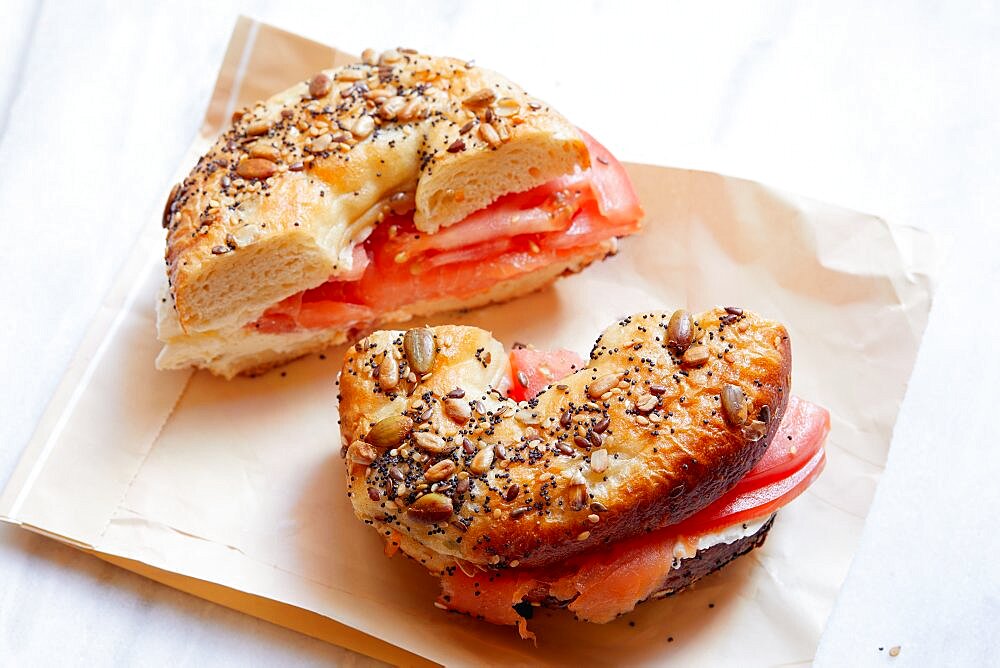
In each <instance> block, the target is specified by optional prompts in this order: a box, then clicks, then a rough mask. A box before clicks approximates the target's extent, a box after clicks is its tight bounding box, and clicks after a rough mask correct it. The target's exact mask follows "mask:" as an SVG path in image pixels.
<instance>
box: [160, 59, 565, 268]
mask: <svg viewBox="0 0 1000 668" xmlns="http://www.w3.org/2000/svg"><path fill="white" fill-rule="evenodd" d="M474 71H475V65H474V64H473V63H466V62H462V61H459V60H455V59H449V58H435V57H431V56H427V55H422V54H418V53H417V52H416V51H414V50H412V49H404V48H398V49H389V50H387V51H384V52H383V53H381V54H376V53H375V52H374V51H373V50H371V49H367V50H365V52H364V55H363V56H362V59H361V61H360V62H358V63H354V64H351V65H347V66H344V67H341V68H339V69H336V70H329V71H325V72H320V73H318V74H316V75H315V76H314V77H313V78H312V79H310V80H309V81H305V82H302V83H300V84H299V85H298V86H297V87H295V88H293V89H291V90H290V91H288V92H286V93H284V94H282V95H279V96H277V97H275V98H272V99H271V100H269V101H264V102H259V103H257V104H256V105H254V106H253V107H251V108H249V109H241V110H239V111H237V112H235V113H234V114H233V119H232V121H233V123H232V127H231V128H230V129H229V130H228V131H227V132H225V134H224V135H223V136H222V137H221V138H220V139H219V141H218V142H217V143H216V144H215V146H214V147H213V149H212V150H211V151H209V153H207V154H206V155H205V156H203V157H202V158H201V159H200V160H199V161H198V164H197V165H196V166H195V168H194V170H193V171H192V172H191V174H190V175H189V176H188V177H187V178H186V179H185V180H184V181H183V182H182V183H180V184H177V185H176V186H175V187H174V188H173V190H172V191H171V193H170V196H169V197H168V199H167V202H166V205H165V207H164V211H163V226H164V227H165V228H168V230H169V234H170V244H169V246H170V250H168V255H167V264H168V267H172V266H173V265H174V263H176V262H178V261H180V258H181V257H182V255H183V252H184V251H185V250H186V249H187V248H190V247H192V246H194V245H196V244H197V242H198V240H199V238H200V237H202V236H205V235H208V234H209V233H210V232H211V231H212V229H213V228H216V227H220V228H221V229H224V230H225V234H224V235H213V236H212V238H213V239H215V238H216V237H218V240H219V241H220V243H215V245H213V246H212V247H211V252H212V253H213V254H215V255H225V254H228V253H232V252H237V251H238V250H239V249H240V248H242V247H244V246H246V245H248V244H249V243H251V242H252V241H253V240H254V239H255V238H257V237H258V236H260V235H261V234H263V233H264V232H265V230H262V229H260V227H258V225H256V224H253V223H245V222H244V221H243V215H242V214H243V209H244V208H246V203H247V202H248V200H251V201H252V200H255V199H258V198H260V197H265V198H266V197H270V195H271V193H272V191H273V190H274V187H275V185H276V183H277V182H278V180H279V179H282V178H287V177H288V175H289V174H298V173H302V174H300V177H304V178H309V179H313V178H314V177H313V174H312V172H313V170H314V168H315V167H317V166H319V165H324V166H326V167H329V166H331V165H334V166H338V165H339V166H340V167H341V168H346V167H347V166H348V164H349V163H350V161H351V158H352V155H353V154H354V152H355V151H356V150H357V148H358V147H359V146H363V145H366V144H370V143H372V142H375V141H377V140H379V138H380V137H381V136H383V135H385V136H386V137H390V138H389V139H388V145H389V146H390V147H394V145H395V141H394V140H393V139H391V136H392V135H391V133H392V132H393V131H401V132H406V133H412V132H416V133H420V136H421V140H422V141H421V145H420V149H419V159H420V168H421V171H422V175H426V174H430V173H431V172H432V171H433V169H434V165H435V164H436V162H437V161H439V160H440V159H442V157H443V154H447V153H459V152H463V151H466V150H471V149H480V150H490V149H496V148H498V147H499V146H501V145H502V144H503V143H504V142H506V141H508V140H509V139H510V137H511V133H512V131H513V129H514V128H515V127H517V126H518V125H520V124H522V123H524V122H525V121H526V120H527V118H528V117H529V116H530V115H531V114H532V113H534V112H538V111H545V109H544V108H543V105H542V104H541V103H539V102H536V101H534V100H531V99H529V98H525V96H524V94H523V93H522V92H521V91H519V90H517V89H515V88H514V87H513V86H512V85H511V84H506V83H495V84H492V85H491V86H490V87H487V88H482V89H474V86H475V84H474V83H473V82H474V81H478V78H476V77H474V76H473V73H474ZM431 128H436V129H437V132H435V136H443V138H444V139H443V143H442V141H440V140H435V141H433V142H432V141H431V139H430V134H429V130H430V129H431ZM442 130H443V132H441V131H442ZM387 133H388V134H387ZM316 182H317V183H321V182H322V180H321V179H319V178H318V177H316ZM321 194H325V190H321ZM412 208H413V192H412V191H407V192H397V193H393V194H392V195H391V196H390V197H389V198H388V199H387V201H386V202H385V203H384V211H383V212H382V214H380V218H379V219H380V220H381V218H384V216H385V215H387V214H388V213H389V212H390V211H391V212H394V213H397V214H403V213H406V212H407V211H410V210H412ZM213 243H214V242H213Z"/></svg>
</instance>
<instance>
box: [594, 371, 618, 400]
mask: <svg viewBox="0 0 1000 668" xmlns="http://www.w3.org/2000/svg"><path fill="white" fill-rule="evenodd" d="M621 379H622V374H620V373H609V374H605V375H603V376H601V377H600V378H598V379H597V380H595V381H594V382H592V383H591V384H590V386H589V387H588V388H587V396H589V397H590V398H591V399H600V398H601V395H602V394H604V393H605V392H610V391H611V388H613V387H615V386H616V385H618V382H619V381H621Z"/></svg>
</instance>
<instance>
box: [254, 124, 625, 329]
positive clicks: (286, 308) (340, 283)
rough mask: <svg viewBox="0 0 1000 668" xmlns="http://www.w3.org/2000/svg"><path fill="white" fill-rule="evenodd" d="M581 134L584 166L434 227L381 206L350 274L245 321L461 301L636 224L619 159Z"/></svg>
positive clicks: (286, 322) (368, 313) (296, 324)
mask: <svg viewBox="0 0 1000 668" xmlns="http://www.w3.org/2000/svg"><path fill="white" fill-rule="evenodd" d="M581 135H582V136H583V138H584V141H585V142H586V144H587V148H588V149H589V151H590V159H591V166H590V168H588V169H586V170H583V171H579V172H577V173H574V174H569V175H566V176H563V177H560V178H558V179H555V180H553V181H550V182H549V183H546V184H543V185H541V186H538V187H537V188H534V189H532V190H529V191H526V192H523V193H512V194H509V195H505V196H503V197H501V198H500V199H498V200H497V201H496V202H494V203H493V204H491V205H490V206H489V207H487V208H485V209H482V210H480V211H477V212H475V213H473V214H472V215H470V216H469V217H468V218H466V219H465V220H463V221H462V222H460V223H456V224H455V225H452V226H450V227H447V228H444V229H441V230H439V231H438V232H437V233H435V234H424V233H421V232H419V231H418V230H417V229H416V227H414V224H413V215H412V213H408V214H405V215H390V216H388V217H387V218H386V219H385V220H384V221H383V222H382V223H381V224H379V225H378V226H377V227H376V228H375V230H374V231H373V232H372V234H371V235H370V236H369V237H368V238H367V239H366V240H365V241H364V242H363V243H361V244H358V245H357V246H355V248H354V257H353V269H352V271H351V273H350V275H346V276H345V275H340V276H337V277H336V278H335V279H331V280H329V281H327V282H326V283H324V284H323V285H320V286H318V287H316V288H312V289H309V290H305V291H303V292H300V293H298V294H296V295H293V296H291V297H288V298H287V299H284V300H282V301H281V302H279V303H278V304H276V305H274V306H272V307H271V308H269V309H268V310H267V311H265V312H264V314H263V315H262V316H261V317H260V318H259V319H258V320H257V321H255V322H253V323H250V324H249V325H247V327H251V328H254V329H256V330H257V331H259V332H262V333H270V334H277V333H286V332H292V331H297V330H300V329H326V328H333V327H337V328H344V327H350V326H354V325H357V324H360V323H367V322H371V321H373V320H375V319H376V316H378V315H379V314H383V313H390V312H392V311H394V310H397V309H399V308H402V307H404V306H408V305H412V304H419V303H421V302H425V301H432V300H433V301H438V300H443V299H449V298H451V299H456V300H462V299H465V298H468V297H471V296H473V295H476V294H481V293H483V292H486V291H488V290H489V289H491V288H492V287H494V286H495V285H497V284H498V283H502V282H504V281H509V280H513V279H516V278H519V277H521V276H524V275H527V274H530V273H532V272H535V271H538V270H540V269H544V268H545V267H548V266H551V265H554V264H560V263H563V262H565V261H568V260H570V259H572V258H574V257H582V256H587V255H593V254H594V253H596V252H599V251H600V249H601V248H602V245H603V244H604V243H605V242H606V241H608V240H609V239H612V238H617V237H622V236H627V235H629V234H633V233H635V232H637V231H638V230H639V221H640V219H641V217H642V208H641V206H640V205H639V200H638V198H637V197H636V194H635V191H634V190H633V188H632V184H631V182H630V180H629V178H628V174H627V173H626V172H625V168H624V167H622V165H621V163H619V162H618V161H617V160H615V158H614V157H613V156H612V155H611V154H610V153H609V152H608V151H607V149H605V148H604V147H603V146H601V145H600V144H599V143H597V142H596V141H595V140H594V139H593V138H592V137H590V135H588V134H586V133H584V132H581Z"/></svg>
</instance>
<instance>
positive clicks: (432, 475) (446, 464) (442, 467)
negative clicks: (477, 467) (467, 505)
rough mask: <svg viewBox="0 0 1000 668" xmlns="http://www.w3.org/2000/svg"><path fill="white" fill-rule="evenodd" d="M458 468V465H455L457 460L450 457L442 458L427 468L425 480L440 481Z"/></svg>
mask: <svg viewBox="0 0 1000 668" xmlns="http://www.w3.org/2000/svg"><path fill="white" fill-rule="evenodd" d="M457 468H458V467H457V466H455V462H453V461H451V460H450V459H442V460H441V461H439V462H438V463H437V464H435V465H434V466H432V467H430V468H429V469H427V471H426V472H425V473H424V480H426V481H427V482H439V481H441V480H444V479H446V478H450V477H451V475H452V474H453V473H454V472H455V469H457Z"/></svg>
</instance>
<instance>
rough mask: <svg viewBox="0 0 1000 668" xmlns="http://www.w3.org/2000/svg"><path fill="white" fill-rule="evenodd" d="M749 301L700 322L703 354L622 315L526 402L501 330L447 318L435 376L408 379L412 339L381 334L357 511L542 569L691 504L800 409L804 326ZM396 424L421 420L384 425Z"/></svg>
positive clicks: (357, 454) (352, 453) (439, 545)
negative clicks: (794, 333)
mask: <svg viewBox="0 0 1000 668" xmlns="http://www.w3.org/2000/svg"><path fill="white" fill-rule="evenodd" d="M732 311H733V312H732V313H730V312H727V311H726V310H724V309H714V310H711V311H708V312H706V313H703V314H700V315H699V316H697V317H696V318H695V319H694V320H695V323H696V324H695V326H694V331H693V341H692V342H691V343H690V345H689V346H688V347H687V350H688V353H689V354H688V358H687V359H688V361H687V362H684V361H683V356H681V351H680V350H677V349H671V348H668V347H667V344H666V342H667V335H666V330H667V326H668V322H669V320H670V314H669V313H646V314H639V315H636V316H633V317H631V318H627V319H625V320H622V321H620V322H619V323H617V324H615V325H614V326H612V327H610V328H608V329H607V330H606V331H605V332H604V333H603V334H602V335H601V337H600V338H599V339H598V340H597V343H596V344H595V346H594V349H593V351H592V353H591V360H590V362H589V364H588V366H587V368H585V369H583V370H580V371H578V372H576V373H575V374H573V375H571V376H569V377H568V378H565V379H563V380H561V381H560V382H559V383H558V384H557V385H555V386H552V387H549V388H548V389H547V390H546V391H544V392H542V393H541V394H540V395H539V396H538V397H537V398H536V399H535V400H533V401H532V402H530V403H522V404H520V405H518V404H516V403H515V402H513V401H512V400H509V399H506V398H505V393H506V392H505V390H506V387H505V385H504V384H505V383H506V382H507V379H508V376H509V367H508V361H507V355H506V353H505V351H504V350H503V348H502V346H501V345H500V344H499V343H498V342H497V341H495V340H494V339H493V338H492V337H491V336H490V335H489V333H487V332H485V331H483V330H480V329H477V328H473V327H457V326H445V327H437V328H434V330H433V334H434V340H435V345H436V350H437V354H436V356H435V358H434V361H433V364H432V366H431V367H430V372H429V375H428V376H426V377H424V378H423V379H420V378H418V377H417V376H416V374H413V375H412V376H410V380H409V381H406V380H401V381H399V383H398V384H394V385H393V384H392V383H391V379H392V378H394V377H396V376H394V375H393V373H390V371H392V369H391V367H394V368H395V373H396V375H397V376H400V377H402V378H404V379H405V378H406V376H407V374H408V373H409V371H408V368H409V367H410V366H412V365H408V364H407V361H408V360H409V359H410V358H409V357H408V356H407V353H406V350H405V349H404V337H403V333H402V332H391V331H380V332H376V333H375V334H373V335H371V336H370V337H368V338H366V339H364V340H363V341H361V342H359V343H358V344H357V345H356V346H355V347H354V348H352V349H351V351H350V352H349V353H348V355H347V358H346V360H345V362H344V368H343V372H342V374H341V393H342V397H341V403H340V416H341V433H342V435H343V439H344V445H345V446H347V451H346V455H347V459H348V463H347V468H348V477H349V489H350V493H351V498H352V502H353V503H354V507H355V512H356V513H357V514H358V516H359V517H361V518H362V519H365V520H366V521H372V522H373V523H374V524H375V525H376V526H379V527H380V528H382V529H385V530H387V531H390V532H395V533H397V534H400V535H403V536H405V537H406V538H407V539H408V540H405V541H403V544H404V549H405V546H406V544H408V543H409V544H412V543H413V542H415V543H417V544H419V545H421V546H422V548H426V550H428V551H429V552H431V553H434V554H437V555H440V556H441V557H442V558H443V561H444V562H447V561H448V560H449V559H451V560H454V559H462V560H464V561H468V562H472V563H476V564H481V565H492V566H525V567H533V566H543V565H547V564H552V563H555V562H558V561H559V560H561V559H564V558H567V557H569V556H572V555H574V554H578V553H581V552H584V551H586V550H588V549H591V548H592V547H594V546H597V545H601V544H606V543H611V542H615V541H618V540H622V539H624V538H628V537H631V536H636V535H639V534H642V533H644V532H646V531H650V530H653V529H656V528H659V527H662V526H667V525H670V524H674V523H676V522H679V521H680V520H683V519H684V518H686V517H689V516H691V515H692V514H694V513H695V512H697V511H698V510H700V509H701V508H703V507H705V506H706V505H708V503H710V502H711V501H712V500H714V499H715V498H718V496H720V495H721V494H722V493H724V492H725V491H726V490H728V489H730V488H731V487H732V486H733V485H734V484H735V483H736V482H737V481H738V480H739V479H740V478H741V477H742V476H743V475H744V474H745V473H746V472H747V471H748V470H749V469H750V468H751V467H752V466H753V464H754V463H755V462H756V461H757V460H758V459H759V458H760V457H761V455H762V454H763V452H764V450H765V449H766V447H767V444H768V443H769V442H770V439H771V438H772V437H773V435H774V433H775V431H776V429H777V426H778V424H779V422H780V420H781V416H782V414H783V412H784V409H785V406H786V403H787V398H788V391H789V383H790V371H791V349H790V345H789V341H788V336H787V332H786V331H785V329H784V327H783V326H781V325H780V324H778V323H775V322H772V321H768V320H765V319H763V318H761V317H760V316H757V315H755V314H751V313H742V312H738V310H737V309H732ZM698 346H705V348H706V349H705V350H702V349H700V348H698ZM699 352H700V353H707V354H703V355H701V356H700V357H701V359H698V358H699V355H697V354H692V353H699ZM387 354H389V355H391V356H392V361H390V362H386V361H385V357H386V355H387ZM699 362H700V365H699ZM382 365H385V367H390V370H389V371H387V372H385V373H388V376H387V377H388V378H389V379H390V381H389V384H390V385H392V387H390V388H384V387H383V386H382V382H381V380H380V379H381V378H383V376H382V375H381V374H382V373H383V372H382V371H381V369H382V368H383V366H382ZM726 386H732V387H731V388H730V389H728V390H727V389H725V388H726ZM491 387H492V389H491ZM737 388H738V389H737ZM449 393H452V398H449V397H448V395H449ZM458 394H462V396H461V397H457V396H456V395H458ZM724 395H728V396H727V397H726V399H724V398H723V396H724ZM739 399H742V401H739ZM723 403H725V404H726V405H725V407H723ZM765 407H766V408H765ZM386 418H389V422H388V423H387V424H388V425H389V427H393V426H395V427H397V428H398V427H399V424H397V423H398V422H399V421H403V423H404V424H403V426H404V427H405V426H406V424H405V423H406V420H407V419H409V420H410V421H412V427H411V428H412V431H407V430H406V429H403V432H406V433H403V434H402V438H400V439H399V440H398V442H395V440H394V439H393V438H389V440H386V437H385V434H384V432H385V431H386V430H385V428H380V429H382V432H383V433H382V434H379V433H377V432H378V431H379V430H376V433H375V434H372V433H371V429H372V427H373V425H375V424H377V423H379V422H381V421H383V420H385V419H386ZM758 418H759V419H758ZM389 433H392V430H391V429H390V430H389ZM445 460H447V462H446V463H444V464H442V463H441V462H445ZM435 466H437V468H436V469H433V467H435ZM452 466H454V468H452ZM428 471H430V472H428ZM428 476H429V477H428ZM465 481H467V482H465ZM595 518H596V519H597V521H596V522H595V521H594V519H595ZM424 560H425V561H426V555H424Z"/></svg>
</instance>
